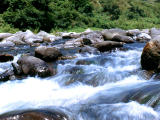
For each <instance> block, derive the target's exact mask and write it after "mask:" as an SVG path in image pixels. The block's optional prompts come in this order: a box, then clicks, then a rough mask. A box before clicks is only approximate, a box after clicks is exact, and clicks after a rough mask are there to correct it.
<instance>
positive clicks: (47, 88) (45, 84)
mask: <svg viewBox="0 0 160 120" xmlns="http://www.w3.org/2000/svg"><path fill="white" fill-rule="evenodd" d="M98 91H99V88H94V87H91V86H85V85H81V84H80V85H76V86H71V87H60V86H59V85H58V83H56V82H54V80H41V79H38V78H28V79H26V80H23V81H14V82H6V83H3V84H1V85H0V95H1V99H0V108H1V109H0V113H4V112H6V111H10V110H14V109H20V108H21V109H22V108H30V107H32V108H38V107H42V106H61V107H66V106H69V105H71V104H77V103H79V102H80V101H82V100H85V99H87V98H88V97H90V96H92V95H93V94H95V93H96V92H98Z"/></svg>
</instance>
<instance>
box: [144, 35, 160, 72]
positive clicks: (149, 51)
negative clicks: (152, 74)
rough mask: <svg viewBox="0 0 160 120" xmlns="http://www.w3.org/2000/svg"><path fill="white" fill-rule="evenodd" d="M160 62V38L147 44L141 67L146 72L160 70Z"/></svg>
mask: <svg viewBox="0 0 160 120" xmlns="http://www.w3.org/2000/svg"><path fill="white" fill-rule="evenodd" d="M159 62H160V37H156V38H155V39H153V40H151V41H150V42H148V43H147V44H146V46H145V47H144V49H143V52H142V55H141V65H142V68H143V69H145V70H158V69H160V68H159Z"/></svg>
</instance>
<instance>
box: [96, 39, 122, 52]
mask: <svg viewBox="0 0 160 120" xmlns="http://www.w3.org/2000/svg"><path fill="white" fill-rule="evenodd" d="M94 47H95V48H97V49H98V50H99V51H100V52H104V51H109V50H112V49H114V48H117V47H123V43H122V42H114V41H104V42H100V43H97V44H95V45H94Z"/></svg>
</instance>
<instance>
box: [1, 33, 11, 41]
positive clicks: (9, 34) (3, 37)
mask: <svg viewBox="0 0 160 120" xmlns="http://www.w3.org/2000/svg"><path fill="white" fill-rule="evenodd" d="M12 35H13V34H11V33H0V41H1V40H3V39H5V38H7V37H10V36H12Z"/></svg>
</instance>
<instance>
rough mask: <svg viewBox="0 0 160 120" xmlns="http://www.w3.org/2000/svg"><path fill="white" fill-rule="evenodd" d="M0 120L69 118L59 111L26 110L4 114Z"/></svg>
mask: <svg viewBox="0 0 160 120" xmlns="http://www.w3.org/2000/svg"><path fill="white" fill-rule="evenodd" d="M0 120H69V118H68V116H67V115H65V113H63V112H61V111H55V110H26V111H14V112H10V113H5V114H3V115H0Z"/></svg>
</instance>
